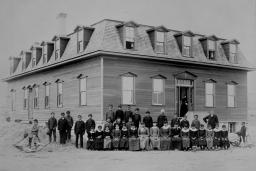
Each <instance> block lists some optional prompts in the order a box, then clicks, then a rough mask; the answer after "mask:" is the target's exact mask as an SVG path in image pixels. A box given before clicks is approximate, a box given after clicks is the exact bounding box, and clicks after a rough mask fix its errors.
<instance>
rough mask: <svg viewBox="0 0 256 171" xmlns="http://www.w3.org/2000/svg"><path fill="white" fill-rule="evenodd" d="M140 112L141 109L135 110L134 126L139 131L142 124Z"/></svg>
mask: <svg viewBox="0 0 256 171" xmlns="http://www.w3.org/2000/svg"><path fill="white" fill-rule="evenodd" d="M139 112H140V109H139V108H136V109H135V114H134V115H133V122H134V125H135V127H136V128H137V129H138V128H139V125H140V122H141V116H140V113H139Z"/></svg>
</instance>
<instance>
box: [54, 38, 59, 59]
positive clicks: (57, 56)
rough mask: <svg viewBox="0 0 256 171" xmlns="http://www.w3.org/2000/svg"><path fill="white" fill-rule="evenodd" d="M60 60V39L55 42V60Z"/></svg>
mask: <svg viewBox="0 0 256 171" xmlns="http://www.w3.org/2000/svg"><path fill="white" fill-rule="evenodd" d="M59 58H60V39H58V40H56V42H55V59H56V60H57V59H59Z"/></svg>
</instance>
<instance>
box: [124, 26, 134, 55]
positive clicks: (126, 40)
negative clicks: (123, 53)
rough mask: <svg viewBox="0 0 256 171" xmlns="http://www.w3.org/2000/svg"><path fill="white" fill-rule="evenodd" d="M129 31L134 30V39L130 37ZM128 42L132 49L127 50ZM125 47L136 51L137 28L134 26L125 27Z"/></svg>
mask: <svg viewBox="0 0 256 171" xmlns="http://www.w3.org/2000/svg"><path fill="white" fill-rule="evenodd" d="M127 29H133V37H128V36H127V35H128V34H127V32H128V31H127ZM127 42H129V43H131V45H132V46H131V47H132V48H127ZM124 47H125V49H130V50H134V49H135V27H133V26H125V27H124Z"/></svg>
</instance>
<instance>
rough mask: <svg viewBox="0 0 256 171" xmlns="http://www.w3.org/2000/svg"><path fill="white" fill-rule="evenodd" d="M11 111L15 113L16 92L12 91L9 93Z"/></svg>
mask: <svg viewBox="0 0 256 171" xmlns="http://www.w3.org/2000/svg"><path fill="white" fill-rule="evenodd" d="M10 92H11V111H16V108H15V105H16V104H15V103H16V90H14V89H12V90H11V91H10Z"/></svg>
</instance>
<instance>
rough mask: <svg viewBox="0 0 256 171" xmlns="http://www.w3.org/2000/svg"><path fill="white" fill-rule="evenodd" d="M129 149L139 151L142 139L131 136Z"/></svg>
mask: <svg viewBox="0 0 256 171" xmlns="http://www.w3.org/2000/svg"><path fill="white" fill-rule="evenodd" d="M129 150H130V151H138V150H140V139H139V138H136V137H131V138H129Z"/></svg>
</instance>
